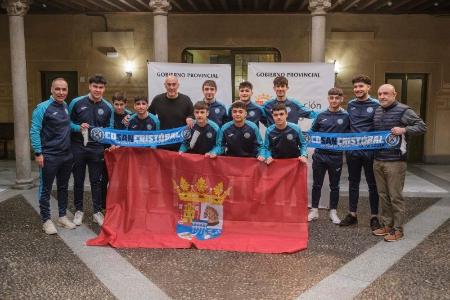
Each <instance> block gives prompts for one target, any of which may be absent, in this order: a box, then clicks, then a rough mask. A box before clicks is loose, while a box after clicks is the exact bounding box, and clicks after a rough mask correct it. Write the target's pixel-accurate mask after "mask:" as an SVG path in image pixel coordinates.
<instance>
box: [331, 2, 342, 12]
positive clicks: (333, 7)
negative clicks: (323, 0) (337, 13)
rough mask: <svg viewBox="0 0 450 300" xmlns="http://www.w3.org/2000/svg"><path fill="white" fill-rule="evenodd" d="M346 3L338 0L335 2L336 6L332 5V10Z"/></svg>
mask: <svg viewBox="0 0 450 300" xmlns="http://www.w3.org/2000/svg"><path fill="white" fill-rule="evenodd" d="M344 2H345V0H336V2H334V4H332V5H331V7H330V10H333V9H335V8H336V7H338V6H339V5H341V4H342V3H344Z"/></svg>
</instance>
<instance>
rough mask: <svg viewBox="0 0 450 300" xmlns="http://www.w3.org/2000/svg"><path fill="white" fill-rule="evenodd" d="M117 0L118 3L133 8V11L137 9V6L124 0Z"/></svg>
mask: <svg viewBox="0 0 450 300" xmlns="http://www.w3.org/2000/svg"><path fill="white" fill-rule="evenodd" d="M117 1H119V2H120V3H122V4H123V5H125V6H128V7H129V8H131V9H134V10H135V11H139V8H137V7H136V6H134V5H131V4H130V3H128V1H125V0H117Z"/></svg>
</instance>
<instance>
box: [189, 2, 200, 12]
mask: <svg viewBox="0 0 450 300" xmlns="http://www.w3.org/2000/svg"><path fill="white" fill-rule="evenodd" d="M187 2H188V3H189V5H190V6H191V7H192V8H193V9H194V10H197V11H198V7H197V5H195V3H194V2H193V1H192V0H187Z"/></svg>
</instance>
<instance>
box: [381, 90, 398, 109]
mask: <svg viewBox="0 0 450 300" xmlns="http://www.w3.org/2000/svg"><path fill="white" fill-rule="evenodd" d="M396 96H397V93H396V92H395V90H394V89H393V88H392V87H390V86H386V85H382V86H380V88H379V89H378V100H379V101H380V105H381V106H382V107H389V106H391V105H392V103H394V102H395V97H396Z"/></svg>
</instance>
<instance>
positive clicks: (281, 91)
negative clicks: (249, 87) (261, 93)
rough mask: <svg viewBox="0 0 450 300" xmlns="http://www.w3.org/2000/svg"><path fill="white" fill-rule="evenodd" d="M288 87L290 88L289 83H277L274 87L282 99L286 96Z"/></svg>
mask: <svg viewBox="0 0 450 300" xmlns="http://www.w3.org/2000/svg"><path fill="white" fill-rule="evenodd" d="M288 89H289V87H288V86H287V85H276V86H274V87H273V90H274V91H275V94H276V95H277V97H278V98H280V99H281V98H284V97H286V93H287V90H288Z"/></svg>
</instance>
